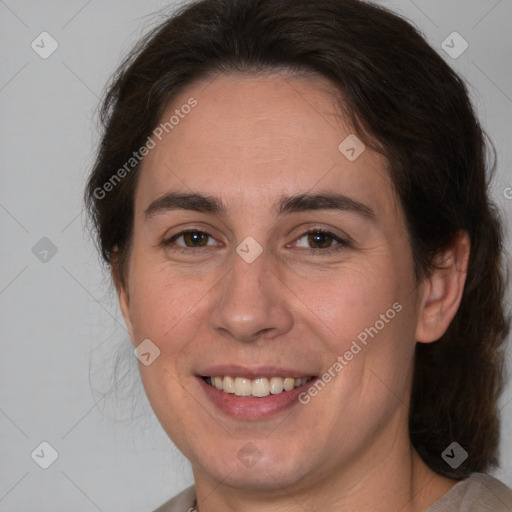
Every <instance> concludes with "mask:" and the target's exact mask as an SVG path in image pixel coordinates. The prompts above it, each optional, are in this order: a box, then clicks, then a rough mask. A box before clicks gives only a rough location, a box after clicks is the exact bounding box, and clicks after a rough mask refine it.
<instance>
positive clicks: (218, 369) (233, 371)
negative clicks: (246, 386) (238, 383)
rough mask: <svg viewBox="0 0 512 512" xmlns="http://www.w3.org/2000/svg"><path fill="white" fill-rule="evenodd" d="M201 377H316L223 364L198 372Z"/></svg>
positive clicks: (289, 370) (274, 368)
mask: <svg viewBox="0 0 512 512" xmlns="http://www.w3.org/2000/svg"><path fill="white" fill-rule="evenodd" d="M197 373H198V375H199V376H201V377H225V376H230V377H243V378H246V379H257V378H258V377H267V378H270V377H282V378H283V379H285V378H286V377H291V378H294V379H303V378H305V377H314V376H315V375H317V374H316V373H315V372H307V371H306V372H304V371H301V370H293V369H287V368H280V367H277V366H254V365H252V366H240V365H234V364H223V365H215V366H208V367H205V368H202V369H201V370H200V371H198V372H197Z"/></svg>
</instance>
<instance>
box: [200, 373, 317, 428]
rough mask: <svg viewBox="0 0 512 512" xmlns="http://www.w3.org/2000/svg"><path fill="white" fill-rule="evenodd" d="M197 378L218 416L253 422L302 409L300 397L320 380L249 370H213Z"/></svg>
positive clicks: (289, 374) (305, 376)
mask: <svg viewBox="0 0 512 512" xmlns="http://www.w3.org/2000/svg"><path fill="white" fill-rule="evenodd" d="M196 377H197V382H198V383H199V385H200V387H201V388H202V390H203V392H204V393H205V395H206V397H207V399H208V400H209V401H210V402H211V403H212V404H213V405H214V406H215V408H216V409H217V410H218V412H221V413H222V414H224V415H227V416H229V417H231V418H235V419H237V420H250V421H255V420H263V419H267V418H269V417H272V416H275V415H278V414H279V413H281V412H283V411H284V410H287V409H289V408H291V407H294V406H296V405H300V402H299V400H298V396H299V395H300V393H302V392H304V390H305V389H306V387H308V386H310V385H312V384H313V383H314V382H315V381H316V380H317V378H318V377H317V376H315V375H309V376H308V375H307V373H297V372H293V371H289V370H280V369H275V368H274V369H272V368H265V369H264V368H259V369H253V370H248V369H246V368H243V367H239V366H224V367H217V368H213V367H212V368H210V369H209V370H207V369H205V371H204V373H203V374H202V375H196ZM300 406H301V407H303V406H302V405H300Z"/></svg>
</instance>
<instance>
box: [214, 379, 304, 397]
mask: <svg viewBox="0 0 512 512" xmlns="http://www.w3.org/2000/svg"><path fill="white" fill-rule="evenodd" d="M311 379H312V377H309V378H308V377H303V378H302V379H294V378H292V377H286V378H285V379H283V378H282V377H272V378H271V379H267V378H266V377H259V378H257V379H246V378H245V377H229V376H226V377H219V376H215V377H209V378H207V379H206V381H207V382H208V383H209V384H211V385H212V386H213V387H215V388H217V389H219V390H222V391H224V392H225V393H230V394H235V395H236V396H254V397H265V396H269V395H270V394H272V395H278V394H279V393H282V392H283V391H291V390H292V389H294V388H298V387H300V386H304V384H306V383H307V382H308V381H310V380H311Z"/></svg>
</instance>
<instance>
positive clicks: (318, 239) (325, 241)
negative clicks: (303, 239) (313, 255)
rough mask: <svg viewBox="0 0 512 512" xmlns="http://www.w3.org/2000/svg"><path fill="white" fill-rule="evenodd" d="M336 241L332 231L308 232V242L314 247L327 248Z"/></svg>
mask: <svg viewBox="0 0 512 512" xmlns="http://www.w3.org/2000/svg"><path fill="white" fill-rule="evenodd" d="M334 241H335V240H334V237H333V236H332V235H331V234H330V233H324V232H321V231H317V232H312V233H309V234H308V243H309V244H310V246H311V247H312V248H313V249H327V248H329V247H331V245H332V243H333V242H334Z"/></svg>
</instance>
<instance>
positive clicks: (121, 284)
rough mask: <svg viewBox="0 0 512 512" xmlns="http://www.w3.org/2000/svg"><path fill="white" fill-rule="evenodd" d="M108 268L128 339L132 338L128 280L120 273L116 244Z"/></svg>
mask: <svg viewBox="0 0 512 512" xmlns="http://www.w3.org/2000/svg"><path fill="white" fill-rule="evenodd" d="M110 268H111V270H110V274H111V277H112V282H113V283H114V286H115V288H116V292H117V298H118V300H119V308H120V310H121V314H122V315H123V318H124V322H125V324H126V327H127V329H128V334H129V335H130V339H132V340H133V328H132V322H131V318H130V295H129V293H128V282H127V280H126V279H125V278H124V277H123V275H122V269H121V268H120V265H119V261H118V248H117V246H116V247H114V251H113V253H112V264H111V267H110Z"/></svg>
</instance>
